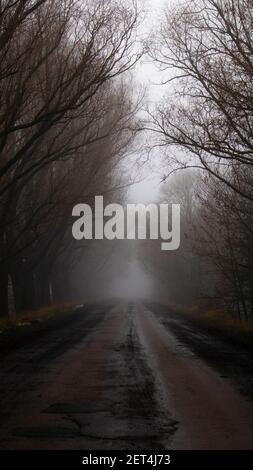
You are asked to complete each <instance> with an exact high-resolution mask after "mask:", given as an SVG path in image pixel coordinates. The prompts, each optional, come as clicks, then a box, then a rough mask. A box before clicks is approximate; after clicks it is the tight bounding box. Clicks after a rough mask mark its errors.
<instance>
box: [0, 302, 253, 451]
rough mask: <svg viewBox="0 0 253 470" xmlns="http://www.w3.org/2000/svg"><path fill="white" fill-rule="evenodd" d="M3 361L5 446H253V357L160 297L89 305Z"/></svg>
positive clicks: (0, 429)
mask: <svg viewBox="0 0 253 470" xmlns="http://www.w3.org/2000/svg"><path fill="white" fill-rule="evenodd" d="M0 366H1V369H0V448H1V449H81V450H96V449H102V450H118V449H120V450H156V449H159V450H167V449H169V450H173V449H253V402H252V398H253V386H252V377H253V356H252V355H251V354H250V353H249V352H247V351H244V350H241V349H238V348H236V347H235V346H233V345H231V344H228V343H226V342H224V341H222V340H221V339H219V340H218V339H217V338H215V337H213V336H212V335H210V334H208V333H205V332H203V331H201V330H200V329H198V328H197V327H196V326H194V325H193V324H191V322H189V321H187V320H184V319H183V318H181V317H180V316H178V315H176V314H175V313H173V312H170V311H169V309H168V308H164V307H162V306H160V305H158V304H152V303H150V304H140V303H138V304H137V303H132V304H129V303H128V304H127V303H120V304H116V303H115V304H106V305H94V306H92V307H91V306H81V307H80V308H78V309H77V310H76V311H75V312H72V313H71V314H69V316H68V315H65V317H64V318H62V321H61V319H60V317H59V319H58V320H57V321H52V323H51V326H49V327H47V328H44V330H43V331H41V332H39V333H38V332H37V333H36V334H33V335H31V337H28V338H27V340H26V341H25V344H22V345H21V344H20V343H18V342H17V344H16V343H14V344H12V347H11V348H9V350H8V348H7V350H3V351H2V352H1V360H0Z"/></svg>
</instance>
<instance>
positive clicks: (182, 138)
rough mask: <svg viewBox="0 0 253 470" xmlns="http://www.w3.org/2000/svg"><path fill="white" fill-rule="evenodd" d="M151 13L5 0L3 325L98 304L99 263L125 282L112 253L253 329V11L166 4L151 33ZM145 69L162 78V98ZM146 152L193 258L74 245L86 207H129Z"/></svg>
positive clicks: (176, 295)
mask: <svg viewBox="0 0 253 470" xmlns="http://www.w3.org/2000/svg"><path fill="white" fill-rule="evenodd" d="M146 9H147V8H146V4H145V2H141V1H140V2H139V1H135V0H128V1H124V2H123V0H83V1H81V0H19V1H15V0H1V2H0V151H1V160H0V195H1V200H0V286H1V288H0V316H1V317H3V318H5V317H8V315H9V316H10V315H13V311H14V312H15V315H18V314H19V313H21V312H24V311H34V310H36V309H39V308H41V307H43V306H48V305H50V304H55V305H60V304H64V303H66V302H72V303H74V302H80V301H83V300H85V286H84V284H85V280H84V276H82V274H81V273H82V272H85V270H86V275H87V273H88V276H89V275H90V274H89V273H90V270H91V269H92V267H91V266H92V265H95V268H97V267H98V266H99V265H100V263H101V260H102V268H101V269H102V274H103V276H104V277H108V276H113V275H114V276H115V266H113V267H112V268H110V266H109V268H108V262H109V265H110V260H111V259H112V256H111V251H112V250H114V251H116V253H117V252H119V253H120V255H121V257H122V256H123V261H122V259H121V262H124V259H127V258H129V257H133V256H135V257H137V259H138V262H139V263H140V265H141V266H142V270H143V273H145V272H146V273H149V275H150V276H151V278H152V279H153V281H154V285H155V288H154V295H155V296H156V297H159V296H162V297H163V298H164V297H167V299H168V301H169V300H170V301H173V302H175V303H181V304H182V303H184V304H187V305H188V304H192V303H196V302H201V301H205V302H206V303H207V304H208V305H209V306H214V307H215V308H222V309H224V310H225V311H226V312H228V313H229V314H230V315H232V316H235V317H237V318H238V319H239V320H240V321H243V322H244V321H248V320H251V319H252V317H253V244H252V236H253V80H252V78H253V1H252V0H240V1H238V0H192V1H180V2H165V5H164V9H163V11H162V14H161V15H160V18H159V22H158V24H155V27H148V28H147V26H143V24H144V25H145V21H146V20H145V16H146ZM143 32H144V33H143ZM143 63H149V64H152V67H155V68H156V70H157V73H158V75H159V77H160V86H159V90H160V91H161V97H159V98H157V99H155V100H150V99H149V93H148V91H147V90H146V89H145V87H143V86H141V84H140V83H139V81H138V79H137V75H138V74H137V73H136V70H138V67H139V68H140V67H141V64H143ZM144 154H145V155H148V157H147V160H148V165H149V167H151V170H150V169H149V172H151V177H152V174H153V173H152V159H153V158H154V155H155V154H158V155H159V158H160V172H161V177H159V178H160V182H159V185H158V186H159V191H158V195H157V196H156V198H155V201H153V202H156V203H170V204H180V205H181V234H182V240H181V246H180V249H178V250H176V251H175V252H171V253H166V254H164V252H162V251H161V250H160V242H159V243H156V242H154V241H152V240H151V241H145V242H136V244H135V248H134V249H133V246H132V245H131V244H130V245H131V246H130V245H129V242H127V244H125V245H124V247H123V245H122V244H123V243H124V242H123V241H122V242H120V243H115V244H114V246H113V245H112V244H113V243H114V242H106V243H104V244H103V246H102V248H101V246H100V245H99V241H94V242H93V241H92V242H90V243H89V242H88V241H84V240H81V241H78V242H77V241H76V240H74V238H73V236H72V224H73V218H72V210H73V207H74V206H75V205H76V204H79V203H81V202H82V203H86V204H90V205H92V204H93V202H92V201H94V198H95V196H96V195H102V196H103V197H104V199H105V201H106V203H110V202H119V203H123V202H124V201H127V197H128V196H127V194H128V191H129V188H130V187H131V185H134V184H135V181H136V178H137V179H138V177H139V176H138V171H139V170H138V168H139V167H142V166H143V155H144ZM144 160H145V159H144ZM144 166H145V165H144ZM124 250H125V253H124ZM133 251H134V254H133ZM92 253H94V254H93V255H92ZM122 253H123V255H122ZM92 256H93V258H92V260H91V257H92ZM124 257H125V258H124ZM104 258H105V259H106V262H105V264H106V266H104V262H103V259H104ZM107 258H108V259H109V261H108V260H107ZM116 265H117V262H116ZM110 269H111V271H112V272H111V271H110ZM103 270H104V271H103ZM113 272H114V274H113ZM116 276H117V274H116ZM77 279H78V282H76V280H77ZM75 283H76V286H75ZM93 283H96V281H95V280H94V278H93ZM82 292H83V294H82ZM115 295H116V294H115Z"/></svg>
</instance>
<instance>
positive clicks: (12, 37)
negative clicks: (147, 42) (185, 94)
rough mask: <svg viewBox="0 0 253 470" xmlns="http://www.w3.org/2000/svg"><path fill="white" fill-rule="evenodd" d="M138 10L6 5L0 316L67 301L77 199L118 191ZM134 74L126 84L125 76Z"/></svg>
mask: <svg viewBox="0 0 253 470" xmlns="http://www.w3.org/2000/svg"><path fill="white" fill-rule="evenodd" d="M138 21H139V15H138V11H137V7H136V5H135V3H134V2H127V4H126V3H125V2H123V1H121V0H82V1H81V0H19V1H13V0H1V2H0V152H1V158H0V198H1V199H0V201H1V202H0V315H7V314H8V312H9V306H8V300H9V296H8V288H9V289H10V285H11V287H12V290H13V294H14V301H15V309H16V312H19V311H22V310H30V309H34V308H38V307H41V306H43V305H47V304H49V303H51V302H52V301H53V302H64V301H69V292H68V284H69V279H71V275H72V270H73V266H74V265H75V263H77V262H78V260H79V258H80V254H79V252H80V248H82V249H83V246H80V244H79V245H78V244H77V243H76V242H75V243H74V242H73V238H72V236H71V222H72V220H71V213H72V209H73V206H74V205H75V204H76V203H77V202H90V203H91V201H92V200H93V196H94V194H107V193H108V192H110V191H111V190H112V189H113V188H116V187H118V186H120V185H121V184H122V181H121V180H120V177H119V175H118V171H117V170H118V168H119V164H120V161H121V160H122V158H123V157H124V155H125V154H126V152H127V150H128V149H129V146H130V145H131V143H132V141H133V138H134V136H135V134H136V132H137V128H138V125H137V119H136V112H137V108H138V103H137V100H136V98H135V99H133V97H132V94H131V90H129V89H128V86H127V85H126V80H124V78H123V74H128V73H129V71H130V70H131V69H132V67H133V66H134V65H135V63H136V61H137V60H138V58H139V55H140V53H139V51H138V50H137V46H136V34H137V32H136V31H137V26H138ZM128 78H129V77H128Z"/></svg>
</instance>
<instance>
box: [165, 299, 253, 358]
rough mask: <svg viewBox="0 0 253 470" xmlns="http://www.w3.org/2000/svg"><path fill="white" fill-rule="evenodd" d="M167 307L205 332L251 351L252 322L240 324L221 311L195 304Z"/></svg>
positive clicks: (252, 339)
mask: <svg viewBox="0 0 253 470" xmlns="http://www.w3.org/2000/svg"><path fill="white" fill-rule="evenodd" d="M168 306H170V308H171V309H172V310H173V311H174V312H175V313H177V314H179V315H181V316H182V317H184V318H185V319H188V320H190V321H192V322H194V324H195V325H196V326H198V327H200V328H202V329H204V330H206V331H207V332H210V333H213V334H214V335H216V336H219V337H221V338H223V339H227V340H228V341H230V342H232V343H233V344H240V345H242V346H244V347H246V348H249V349H251V350H253V320H251V321H247V322H246V321H245V322H242V321H240V320H239V319H238V318H236V317H234V316H232V315H230V314H229V313H227V312H224V311H223V310H221V309H215V308H211V309H208V307H206V308H203V307H202V308H200V307H199V305H196V304H194V305H190V306H187V307H186V306H182V305H174V304H173V305H172V304H170V305H168Z"/></svg>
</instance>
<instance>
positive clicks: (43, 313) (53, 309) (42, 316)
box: [0, 303, 76, 332]
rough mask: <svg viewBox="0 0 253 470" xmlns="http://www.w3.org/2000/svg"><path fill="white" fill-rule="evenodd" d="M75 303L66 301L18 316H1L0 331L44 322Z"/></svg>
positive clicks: (72, 306)
mask: <svg viewBox="0 0 253 470" xmlns="http://www.w3.org/2000/svg"><path fill="white" fill-rule="evenodd" d="M75 307H76V305H75V304H71V303H66V304H62V305H48V306H46V307H43V308H41V309H39V310H34V311H29V312H23V313H22V314H20V315H18V316H17V317H16V318H12V319H11V318H0V332H3V331H6V330H8V329H10V328H13V327H23V326H27V325H31V324H33V323H35V322H42V321H45V320H47V319H49V318H51V317H54V316H55V315H60V314H61V313H65V312H67V311H69V310H71V309H73V308H75Z"/></svg>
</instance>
